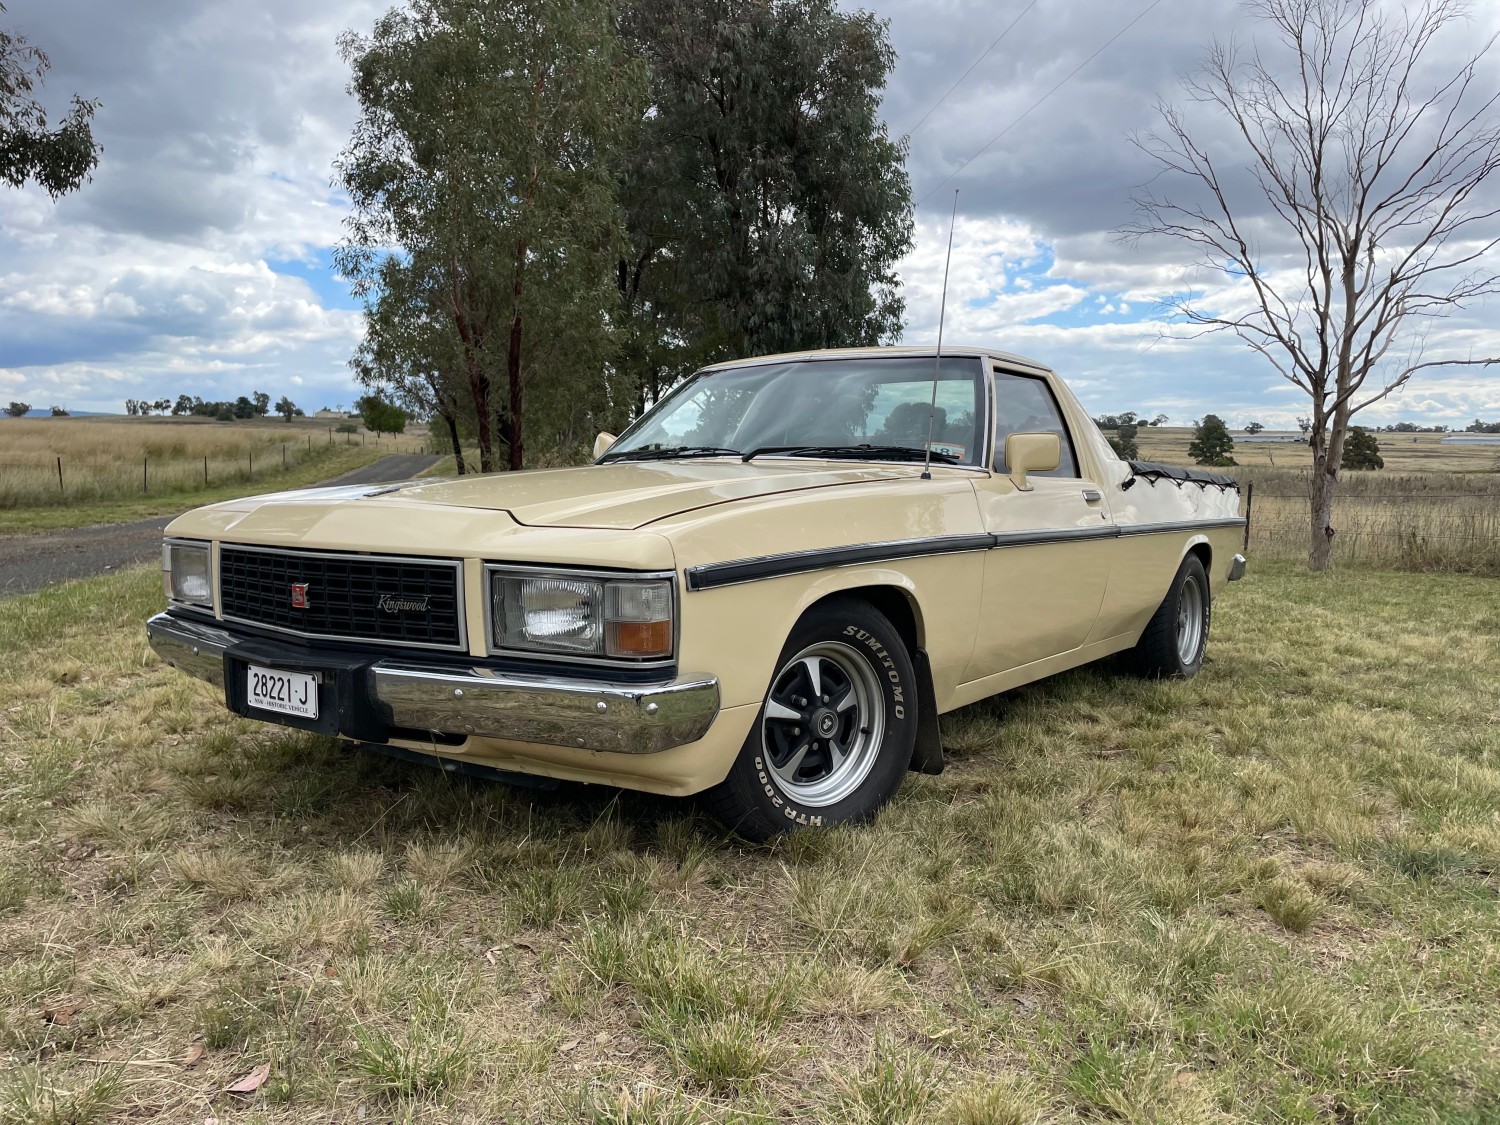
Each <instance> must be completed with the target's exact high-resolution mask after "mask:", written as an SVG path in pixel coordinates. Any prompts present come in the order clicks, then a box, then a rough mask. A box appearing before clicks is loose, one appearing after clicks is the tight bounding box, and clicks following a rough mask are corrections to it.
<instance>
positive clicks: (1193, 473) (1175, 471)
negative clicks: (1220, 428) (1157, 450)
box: [1120, 461, 1240, 492]
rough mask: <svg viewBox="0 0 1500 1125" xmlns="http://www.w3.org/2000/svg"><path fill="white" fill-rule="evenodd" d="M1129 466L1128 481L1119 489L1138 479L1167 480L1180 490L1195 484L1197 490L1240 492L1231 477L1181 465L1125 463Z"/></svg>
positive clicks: (1153, 462)
mask: <svg viewBox="0 0 1500 1125" xmlns="http://www.w3.org/2000/svg"><path fill="white" fill-rule="evenodd" d="M1126 464H1127V465H1129V466H1130V473H1131V476H1130V479H1129V480H1127V481H1126V482H1125V483H1124V484H1122V485H1121V486H1120V487H1121V488H1129V487H1130V486H1131V485H1133V484H1135V482H1136V479H1137V478H1139V479H1141V480H1144V481H1148V482H1150V483H1151V484H1155V483H1156V482H1157V481H1159V480H1169V481H1172V482H1173V483H1174V484H1176V485H1177V487H1178V488H1181V487H1182V486H1183V485H1184V484H1196V485H1197V486H1198V487H1199V488H1207V487H1209V486H1210V485H1213V486H1214V487H1216V488H1222V489H1224V490H1226V491H1227V490H1229V489H1231V488H1232V489H1234V490H1235V491H1236V492H1238V491H1239V490H1240V482H1239V481H1237V480H1235V479H1234V478H1233V477H1226V476H1225V475H1224V474H1222V473H1211V472H1209V471H1208V470H1207V469H1188V468H1184V467H1183V466H1182V465H1167V464H1164V463H1162V462H1161V461H1127V462H1126Z"/></svg>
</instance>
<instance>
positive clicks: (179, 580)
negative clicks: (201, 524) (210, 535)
mask: <svg viewBox="0 0 1500 1125" xmlns="http://www.w3.org/2000/svg"><path fill="white" fill-rule="evenodd" d="M208 558H209V555H208V544H207V543H181V542H176V541H174V540H170V539H169V540H167V541H166V542H164V543H163V544H162V545H161V584H162V589H163V590H164V591H165V593H166V595H167V600H168V601H174V602H187V603H188V604H189V605H201V606H209V607H212V606H213V604H214V583H213V573H212V571H211V570H210V569H209V561H208Z"/></svg>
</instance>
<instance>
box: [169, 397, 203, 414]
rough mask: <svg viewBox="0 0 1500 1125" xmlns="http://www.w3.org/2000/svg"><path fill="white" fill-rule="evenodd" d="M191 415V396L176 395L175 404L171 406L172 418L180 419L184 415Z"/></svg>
mask: <svg viewBox="0 0 1500 1125" xmlns="http://www.w3.org/2000/svg"><path fill="white" fill-rule="evenodd" d="M199 401H200V402H201V401H202V400H201V399H200V400H199ZM191 413H193V398H192V396H191V395H178V396H177V402H176V403H175V404H173V406H172V414H173V415H174V416H178V417H180V416H182V415H184V414H191Z"/></svg>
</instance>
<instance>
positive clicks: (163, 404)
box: [151, 398, 172, 414]
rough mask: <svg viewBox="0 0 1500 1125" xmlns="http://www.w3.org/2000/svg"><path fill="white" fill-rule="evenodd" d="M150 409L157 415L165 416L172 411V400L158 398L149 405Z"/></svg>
mask: <svg viewBox="0 0 1500 1125" xmlns="http://www.w3.org/2000/svg"><path fill="white" fill-rule="evenodd" d="M151 409H152V410H155V411H156V412H157V413H158V414H165V413H167V412H168V411H169V410H171V409H172V400H171V399H169V398H159V399H157V400H156V401H155V402H153V403H152V404H151Z"/></svg>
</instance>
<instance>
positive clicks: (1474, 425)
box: [1464, 418, 1500, 434]
mask: <svg viewBox="0 0 1500 1125" xmlns="http://www.w3.org/2000/svg"><path fill="white" fill-rule="evenodd" d="M1464 433H1466V434H1500V422H1481V421H1480V420H1479V419H1478V418H1475V419H1474V421H1472V422H1470V423H1469V424H1468V425H1467V426H1465V427H1464Z"/></svg>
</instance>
